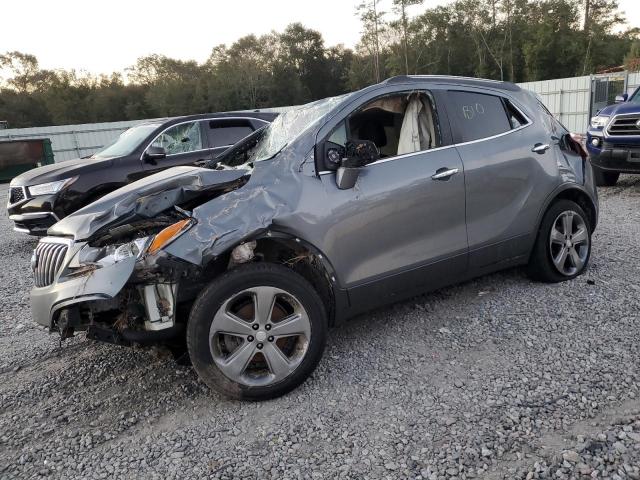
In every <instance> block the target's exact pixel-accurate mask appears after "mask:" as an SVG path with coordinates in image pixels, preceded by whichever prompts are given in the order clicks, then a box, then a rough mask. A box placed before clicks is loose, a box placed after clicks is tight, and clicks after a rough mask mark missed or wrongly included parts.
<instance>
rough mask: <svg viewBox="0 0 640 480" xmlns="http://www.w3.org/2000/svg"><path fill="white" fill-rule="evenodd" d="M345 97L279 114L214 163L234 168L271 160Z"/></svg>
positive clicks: (327, 99) (322, 101) (329, 99)
mask: <svg viewBox="0 0 640 480" xmlns="http://www.w3.org/2000/svg"><path fill="white" fill-rule="evenodd" d="M346 97H347V95H341V96H339V97H331V98H325V99H324V100H318V101H317V102H313V103H307V104H306V105H302V106H300V107H294V108H292V109H291V110H288V111H286V112H285V113H281V114H280V115H278V117H277V118H276V119H275V120H274V121H273V123H271V124H270V125H269V126H267V127H265V128H263V129H260V130H257V131H255V132H254V133H253V134H251V135H249V136H248V137H245V138H244V139H243V140H241V141H240V142H239V143H237V144H236V145H234V146H233V147H231V148H229V149H228V150H227V151H225V152H223V153H222V154H221V155H220V156H219V157H218V158H217V159H216V162H221V163H224V164H226V165H228V166H231V167H235V166H238V165H242V164H244V163H252V162H260V161H262V160H268V159H270V158H273V157H275V156H276V155H277V154H278V153H280V150H282V149H283V148H284V147H285V146H287V145H288V144H289V143H290V142H291V141H293V140H295V139H296V138H297V137H298V136H300V135H301V134H302V133H303V132H304V131H305V130H306V129H307V128H309V127H310V126H311V125H313V124H314V123H316V122H317V121H318V120H320V119H321V118H322V117H324V116H325V115H326V114H327V113H329V112H330V111H331V109H333V108H334V107H335V106H336V105H338V104H339V103H340V102H342V101H343V100H344V99H345V98H346Z"/></svg>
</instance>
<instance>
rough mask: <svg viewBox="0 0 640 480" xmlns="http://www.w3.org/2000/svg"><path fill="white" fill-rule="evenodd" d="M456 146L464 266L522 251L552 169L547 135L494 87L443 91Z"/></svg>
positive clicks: (483, 263) (479, 265)
mask: <svg viewBox="0 0 640 480" xmlns="http://www.w3.org/2000/svg"><path fill="white" fill-rule="evenodd" d="M447 99H448V104H447V108H448V113H449V117H450V119H451V123H452V128H453V130H454V131H453V135H454V139H455V142H456V148H457V150H458V152H459V154H460V157H461V158H462V162H463V163H464V168H465V182H466V220H467V234H468V237H469V267H470V268H471V269H472V270H474V269H482V268H486V267H490V266H492V265H495V264H499V263H500V262H504V261H507V260H510V259H516V258H518V257H520V256H523V255H525V254H526V253H527V252H528V251H529V248H530V245H531V244H530V240H531V236H532V235H535V229H536V225H537V217H538V214H539V212H540V206H541V205H542V204H543V202H544V199H545V198H546V196H547V195H548V193H549V192H547V191H546V190H545V188H544V186H545V185H549V184H550V182H549V178H550V176H553V175H555V172H556V171H557V168H556V166H555V155H554V152H553V151H552V150H550V146H549V145H550V144H551V143H552V140H551V138H549V135H548V134H547V132H546V131H545V130H544V129H543V128H540V125H536V124H534V123H533V122H532V120H531V119H529V118H528V117H527V116H526V115H525V114H524V110H523V109H522V108H521V107H519V106H518V105H517V104H516V102H515V101H514V100H513V99H511V98H509V97H506V96H502V95H501V94H499V93H493V92H486V91H482V90H476V89H469V90H450V91H449V92H448V93H447Z"/></svg>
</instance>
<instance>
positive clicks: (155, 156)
mask: <svg viewBox="0 0 640 480" xmlns="http://www.w3.org/2000/svg"><path fill="white" fill-rule="evenodd" d="M166 157H167V152H166V150H165V149H164V148H162V147H154V146H151V147H149V148H147V151H146V152H144V155H143V157H142V158H144V161H145V162H149V163H152V164H155V163H156V160H162V159H163V158H166Z"/></svg>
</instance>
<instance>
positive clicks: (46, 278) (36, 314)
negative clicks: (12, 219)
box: [31, 237, 136, 329]
mask: <svg viewBox="0 0 640 480" xmlns="http://www.w3.org/2000/svg"><path fill="white" fill-rule="evenodd" d="M85 246H86V243H72V242H70V241H69V242H66V241H65V240H63V239H60V238H51V237H46V238H44V239H42V240H41V242H40V244H39V248H38V249H36V252H34V256H33V258H32V261H31V263H32V268H33V270H34V275H35V278H36V287H35V288H33V289H32V290H31V311H32V314H33V319H34V320H35V321H36V322H37V323H39V324H40V325H43V326H45V327H48V328H49V329H52V328H53V327H54V325H53V321H54V319H55V318H56V314H57V313H58V312H59V311H60V310H61V309H63V308H66V307H71V306H74V305H77V304H80V303H84V302H89V301H93V300H105V299H110V298H114V297H115V296H116V295H117V294H118V293H119V292H120V291H121V290H122V288H123V287H124V285H125V284H126V283H127V281H128V280H129V278H130V277H131V274H132V273H133V269H134V266H135V263H136V257H135V256H129V257H126V258H119V259H118V260H117V261H115V259H112V258H106V259H103V261H102V262H100V261H98V262H96V264H95V266H94V268H92V269H90V270H87V271H85V272H84V274H82V275H79V274H77V273H75V272H74V269H73V265H74V262H77V261H78V256H79V255H80V253H81V252H82V250H83V248H84V247H85ZM56 255H57V257H56ZM60 259H61V260H60ZM112 260H113V261H112ZM56 267H57V268H56ZM78 267H80V265H78Z"/></svg>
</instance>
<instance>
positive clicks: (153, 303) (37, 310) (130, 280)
mask: <svg viewBox="0 0 640 480" xmlns="http://www.w3.org/2000/svg"><path fill="white" fill-rule="evenodd" d="M194 223H195V221H194V220H193V219H192V218H190V217H188V216H186V215H184V214H179V213H178V212H177V211H176V212H172V214H170V215H169V214H167V215H163V216H160V217H158V218H155V219H153V220H147V221H144V222H138V223H134V224H129V225H125V226H123V227H120V228H116V229H112V230H109V231H107V232H105V234H103V235H101V236H98V237H97V238H95V239H91V240H89V241H73V240H72V239H68V238H62V237H51V236H49V237H45V238H42V239H41V240H40V242H39V244H38V246H37V248H36V249H35V251H34V253H33V257H32V260H31V266H32V269H33V273H34V284H35V287H34V288H33V290H32V291H31V308H32V312H33V317H34V320H35V321H36V322H37V323H39V324H41V325H43V326H45V327H48V328H49V329H50V331H58V332H60V334H61V336H62V337H63V338H67V337H69V336H72V335H73V333H74V332H75V331H87V336H88V337H90V338H94V339H96V340H102V341H107V342H111V343H117V344H132V343H140V344H144V343H154V342H157V341H162V340H167V339H170V338H172V337H174V336H176V335H177V334H178V333H180V331H181V329H182V328H181V325H180V324H179V323H178V322H177V321H176V313H177V308H178V304H179V303H180V301H181V295H182V296H185V295H186V296H189V295H190V293H189V291H190V289H189V288H180V282H181V280H182V279H183V278H184V277H187V276H190V275H191V276H198V273H199V272H195V271H194V270H199V267H197V266H195V265H193V264H190V263H187V262H184V261H183V260H180V259H177V258H175V257H172V256H170V255H168V254H167V253H166V252H165V251H164V250H163V249H164V247H165V246H167V245H168V244H170V243H171V242H172V241H173V240H175V239H176V238H177V237H179V236H180V235H181V234H183V233H184V232H186V231H187V230H188V229H190V228H191V227H192V226H193V225H194Z"/></svg>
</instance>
